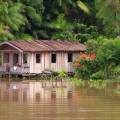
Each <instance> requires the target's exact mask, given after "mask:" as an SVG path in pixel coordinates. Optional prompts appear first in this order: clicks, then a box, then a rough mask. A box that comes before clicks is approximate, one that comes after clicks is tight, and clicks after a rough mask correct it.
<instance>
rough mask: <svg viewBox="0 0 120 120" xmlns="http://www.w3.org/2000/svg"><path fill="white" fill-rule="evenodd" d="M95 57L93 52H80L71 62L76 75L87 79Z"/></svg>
mask: <svg viewBox="0 0 120 120" xmlns="http://www.w3.org/2000/svg"><path fill="white" fill-rule="evenodd" d="M95 58H96V55H95V54H85V53H84V54H81V55H80V56H79V57H78V58H77V59H76V61H75V62H74V64H73V66H74V68H75V72H76V74H77V76H79V77H81V79H89V78H90V74H91V72H92V68H93V64H94V60H95Z"/></svg>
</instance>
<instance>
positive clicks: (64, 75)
mask: <svg viewBox="0 0 120 120" xmlns="http://www.w3.org/2000/svg"><path fill="white" fill-rule="evenodd" d="M58 76H59V77H61V78H64V77H66V76H67V74H66V73H65V72H64V71H60V72H59V73H58Z"/></svg>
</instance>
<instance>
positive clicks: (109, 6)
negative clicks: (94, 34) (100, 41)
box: [95, 0, 120, 36]
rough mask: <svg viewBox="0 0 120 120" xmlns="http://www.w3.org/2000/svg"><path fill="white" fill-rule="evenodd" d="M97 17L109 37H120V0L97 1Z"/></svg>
mask: <svg viewBox="0 0 120 120" xmlns="http://www.w3.org/2000/svg"><path fill="white" fill-rule="evenodd" d="M95 5H96V9H97V17H98V18H99V19H101V20H102V22H103V24H104V26H105V31H106V32H107V34H109V35H111V34H112V35H114V36H118V35H120V0H95Z"/></svg>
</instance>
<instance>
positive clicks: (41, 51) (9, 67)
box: [0, 40, 86, 73]
mask: <svg viewBox="0 0 120 120" xmlns="http://www.w3.org/2000/svg"><path fill="white" fill-rule="evenodd" d="M85 50H86V47H85V46H84V45H83V44H81V43H79V42H72V41H61V40H56V41H55V40H32V41H23V40H19V41H9V42H3V43H1V44H0V52H1V66H0V71H1V72H7V71H9V72H17V73H41V72H42V71H44V70H46V69H47V70H53V71H57V72H59V71H66V72H73V71H74V69H73V65H72V64H73V61H74V60H75V59H76V57H77V56H78V55H79V54H80V52H84V51H85Z"/></svg>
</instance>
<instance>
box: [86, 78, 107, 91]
mask: <svg viewBox="0 0 120 120" xmlns="http://www.w3.org/2000/svg"><path fill="white" fill-rule="evenodd" d="M88 85H89V87H91V88H96V89H104V88H105V87H106V86H107V81H105V80H90V81H89V82H88Z"/></svg>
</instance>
